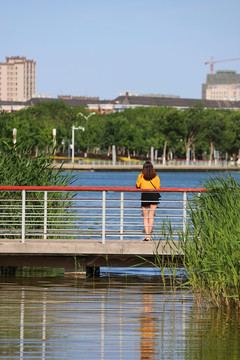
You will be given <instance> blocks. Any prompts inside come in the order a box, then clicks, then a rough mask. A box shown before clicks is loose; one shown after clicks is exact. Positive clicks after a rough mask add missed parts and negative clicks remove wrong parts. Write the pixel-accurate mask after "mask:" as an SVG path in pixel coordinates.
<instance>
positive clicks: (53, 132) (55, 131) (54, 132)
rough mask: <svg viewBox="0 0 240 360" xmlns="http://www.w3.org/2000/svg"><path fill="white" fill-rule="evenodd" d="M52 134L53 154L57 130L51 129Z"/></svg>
mask: <svg viewBox="0 0 240 360" xmlns="http://www.w3.org/2000/svg"><path fill="white" fill-rule="evenodd" d="M52 134H53V155H55V153H56V144H57V141H56V135H57V130H56V129H53V131H52Z"/></svg>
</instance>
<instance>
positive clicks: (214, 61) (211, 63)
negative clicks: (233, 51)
mask: <svg viewBox="0 0 240 360" xmlns="http://www.w3.org/2000/svg"><path fill="white" fill-rule="evenodd" d="M235 60H240V58H234V59H224V60H213V57H211V60H210V61H205V63H204V64H205V65H208V64H210V71H211V74H213V70H214V69H213V64H215V63H219V62H224V61H235Z"/></svg>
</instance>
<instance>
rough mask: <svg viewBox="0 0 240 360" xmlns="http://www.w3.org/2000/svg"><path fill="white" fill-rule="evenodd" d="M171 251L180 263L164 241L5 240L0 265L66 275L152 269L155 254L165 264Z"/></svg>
mask: <svg viewBox="0 0 240 360" xmlns="http://www.w3.org/2000/svg"><path fill="white" fill-rule="evenodd" d="M173 252H174V254H175V257H174V261H176V262H177V263H178V264H180V263H181V262H182V255H183V254H182V252H181V250H178V248H177V244H176V247H175V249H174V250H173V248H170V246H169V244H168V243H166V241H161V242H160V243H159V242H158V241H148V242H145V241H141V240H123V241H120V240H116V241H113V240H109V241H106V243H105V244H102V243H101V241H100V240H62V239H58V240H56V239H54V240H49V241H47V240H39V239H36V240H34V239H31V240H27V241H26V243H21V242H20V241H19V240H15V239H14V240H13V239H9V240H8V239H4V240H1V241H0V266H33V267H56V268H64V269H65V272H86V271H88V273H91V272H93V271H94V269H98V268H99V267H130V266H137V265H140V264H141V266H144V267H149V266H153V265H152V262H153V263H155V261H156V254H158V255H160V256H161V258H164V262H165V265H167V264H168V261H169V259H170V257H172V255H173ZM142 258H144V259H146V262H145V263H144V261H143V259H142ZM150 262H151V263H150Z"/></svg>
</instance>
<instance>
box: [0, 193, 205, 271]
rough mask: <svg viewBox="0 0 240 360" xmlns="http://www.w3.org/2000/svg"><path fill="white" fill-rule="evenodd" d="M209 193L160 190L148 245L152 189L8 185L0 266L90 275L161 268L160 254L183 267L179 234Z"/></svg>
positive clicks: (1, 198) (2, 198) (1, 209)
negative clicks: (146, 194)
mask: <svg viewBox="0 0 240 360" xmlns="http://www.w3.org/2000/svg"><path fill="white" fill-rule="evenodd" d="M204 190H205V189H202V188H161V189H160V191H161V196H162V198H161V201H160V205H159V206H158V208H157V210H156V213H155V225H154V231H153V234H152V239H153V240H152V241H148V242H146V241H142V239H143V238H144V232H143V218H142V213H141V206H140V205H141V203H140V197H141V196H140V195H141V194H140V193H141V192H142V191H149V190H140V189H136V188H132V187H129V188H127V187H57V186H45V187H44V186H1V187H0V266H1V267H4V266H33V267H59V268H64V269H65V272H66V273H68V272H75V273H81V272H86V271H87V272H88V273H89V274H91V273H93V272H94V271H96V272H98V271H99V268H100V267H122V266H124V267H129V266H138V265H141V266H154V265H153V264H154V262H155V261H156V255H160V256H161V258H162V259H163V260H164V263H165V264H168V261H169V259H170V258H172V255H173V254H174V260H175V261H177V262H178V264H181V261H182V256H183V254H182V251H181V249H180V248H179V245H178V244H179V241H178V237H179V231H183V232H184V231H185V230H186V225H187V222H188V221H189V218H188V211H187V210H188V206H189V203H190V202H191V199H192V196H193V195H194V194H196V193H199V192H201V191H204ZM153 191H157V190H153ZM168 224H171V229H172V231H171V233H170V231H169V227H168ZM170 239H171V241H169V240H170ZM143 259H144V260H143Z"/></svg>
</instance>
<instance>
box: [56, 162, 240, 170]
mask: <svg viewBox="0 0 240 360" xmlns="http://www.w3.org/2000/svg"><path fill="white" fill-rule="evenodd" d="M54 166H55V167H56V168H60V167H61V166H62V169H64V170H74V171H139V170H142V165H131V164H129V165H109V164H107V165H106V164H94V163H92V164H78V163H74V164H72V163H64V164H59V163H55V164H54ZM154 168H155V169H156V170H157V171H160V172H170V171H175V172H182V171H183V172H184V171H186V172H199V171H205V172H215V171H216V172H219V171H222V172H227V171H239V167H237V166H200V165H197V166H194V165H154Z"/></svg>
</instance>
